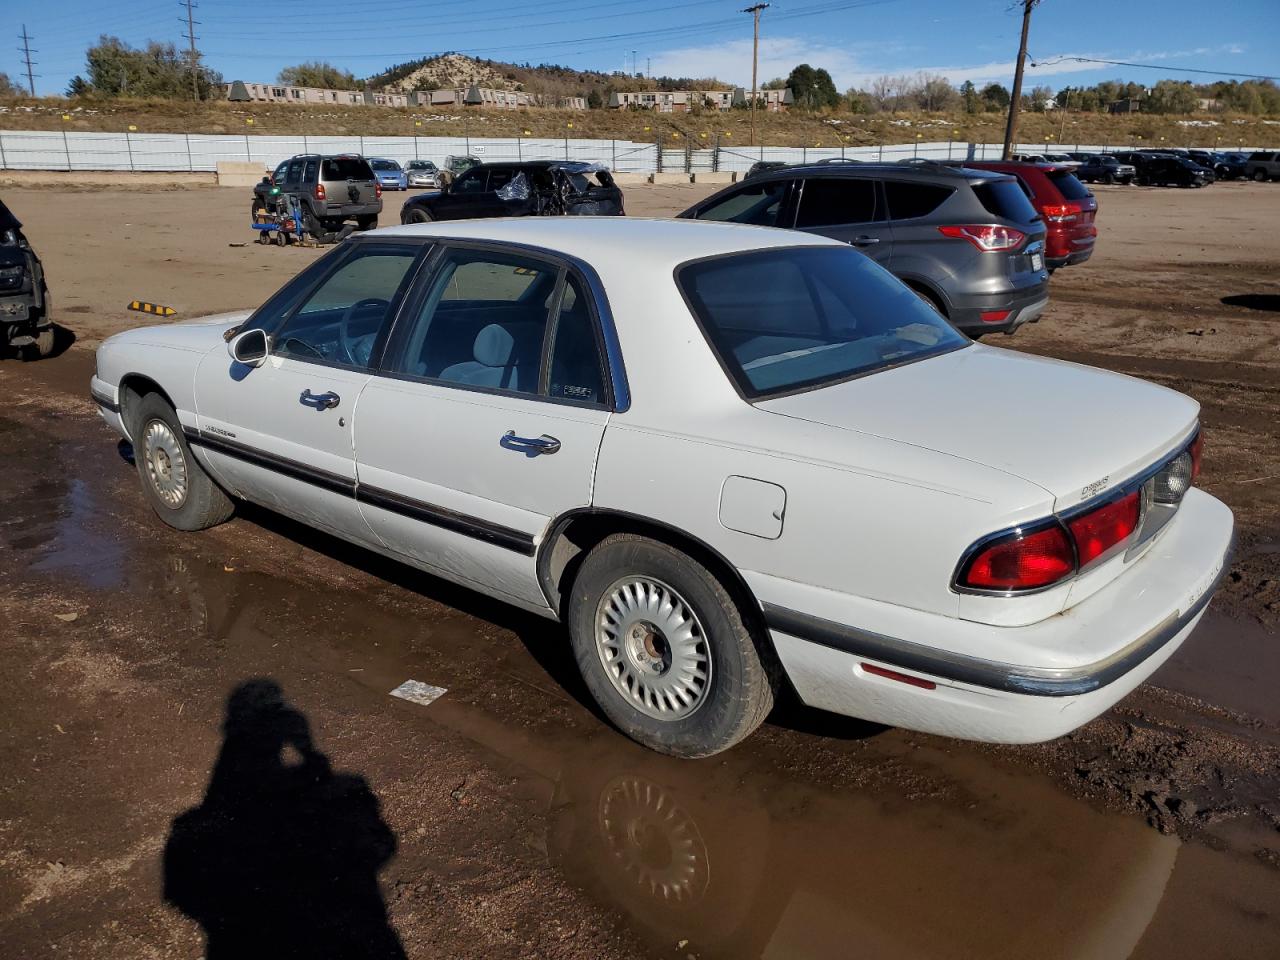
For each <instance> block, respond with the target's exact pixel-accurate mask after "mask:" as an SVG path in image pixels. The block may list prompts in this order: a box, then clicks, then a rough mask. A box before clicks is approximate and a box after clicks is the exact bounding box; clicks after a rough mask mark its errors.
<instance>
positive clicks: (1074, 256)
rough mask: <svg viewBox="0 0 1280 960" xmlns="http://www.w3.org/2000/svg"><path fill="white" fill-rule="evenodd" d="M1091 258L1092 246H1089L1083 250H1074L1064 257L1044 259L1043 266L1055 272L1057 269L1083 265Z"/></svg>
mask: <svg viewBox="0 0 1280 960" xmlns="http://www.w3.org/2000/svg"><path fill="white" fill-rule="evenodd" d="M1092 256H1093V245H1092V244H1090V245H1089V246H1087V247H1085V248H1084V249H1082V250H1074V251H1072V252H1071V253H1068V254H1067V255H1066V256H1062V257H1045V258H1044V262H1045V265H1046V266H1048V267H1049V268H1051V269H1053V270H1057V269H1058V268H1059V267H1070V266H1072V265H1073V264H1077V263H1084V262H1085V261H1086V260H1088V259H1089V258H1090V257H1092Z"/></svg>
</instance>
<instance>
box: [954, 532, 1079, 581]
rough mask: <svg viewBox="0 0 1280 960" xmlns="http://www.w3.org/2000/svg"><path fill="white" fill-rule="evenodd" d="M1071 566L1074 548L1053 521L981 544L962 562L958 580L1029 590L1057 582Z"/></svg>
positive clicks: (1070, 571)
mask: <svg viewBox="0 0 1280 960" xmlns="http://www.w3.org/2000/svg"><path fill="white" fill-rule="evenodd" d="M1075 569H1076V562H1075V551H1073V550H1072V549H1071V542H1070V541H1069V540H1068V539H1067V534H1066V531H1065V530H1063V529H1062V527H1060V526H1058V525H1056V524H1055V525H1054V526H1051V527H1046V528H1045V529H1043V530H1040V531H1038V532H1037V533H1032V534H1028V535H1026V536H1022V535H1014V536H1012V537H1010V538H1008V539H1005V540H1000V541H998V542H996V543H993V544H992V545H991V546H989V547H984V548H983V549H981V550H980V551H978V553H976V554H974V556H973V558H972V559H971V560H970V561H969V562H968V564H966V565H965V568H964V569H963V570H962V571H961V573H960V577H959V584H960V586H962V587H972V588H974V589H977V590H1031V589H1034V588H1036V587H1047V586H1048V585H1049V584H1051V583H1057V582H1058V581H1059V580H1061V579H1063V578H1064V577H1069V576H1070V575H1071V574H1073V573H1075Z"/></svg>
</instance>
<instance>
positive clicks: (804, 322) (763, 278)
mask: <svg viewBox="0 0 1280 960" xmlns="http://www.w3.org/2000/svg"><path fill="white" fill-rule="evenodd" d="M676 282H677V283H678V284H679V286H680V290H681V292H682V293H683V294H684V296H685V299H686V301H687V302H688V304H689V307H690V309H691V310H692V311H693V314H694V316H695V317H696V318H697V320H698V324H699V326H700V327H701V328H702V331H703V333H704V334H705V335H706V338H707V341H708V342H709V343H710V345H711V348H712V349H713V350H714V351H715V353H716V355H717V356H718V357H719V359H720V363H721V364H722V366H723V367H724V369H725V371H726V372H727V373H728V374H729V376H730V377H731V378H732V379H733V381H734V382H735V383H736V384H737V387H738V389H739V391H741V393H742V394H743V395H744V396H746V397H747V398H749V399H759V398H764V397H768V396H771V395H774V394H779V393H788V392H791V391H795V390H801V389H805V388H809V387H816V386H821V385H823V384H828V383H834V382H837V381H840V380H847V379H849V378H850V377H854V376H858V375H859V374H864V373H869V372H871V371H873V370H878V369H880V368H882V367H888V366H896V365H899V364H902V363H908V362H910V361H913V360H922V359H924V358H925V357H928V356H933V355H935V354H938V353H944V352H947V351H950V350H955V349H958V348H960V347H963V346H964V345H965V344H966V343H967V342H968V341H967V340H966V339H965V338H964V337H963V336H962V335H961V334H959V333H957V332H956V330H955V328H953V327H952V326H950V325H949V324H948V323H947V322H946V321H945V320H943V319H942V317H940V316H939V315H938V313H937V311H935V310H934V309H932V308H931V307H929V306H927V305H926V304H925V303H924V302H923V301H922V300H921V299H920V298H919V297H917V296H916V295H915V294H914V293H912V292H911V291H910V290H909V289H908V288H907V287H905V286H904V285H903V284H902V283H901V282H899V281H898V280H897V279H896V278H894V276H893V275H892V274H890V273H889V272H888V271H887V270H885V269H883V268H882V267H880V266H879V265H878V264H876V263H874V262H872V261H871V260H868V259H867V258H866V257H863V256H861V255H860V254H858V253H857V252H856V251H854V250H852V249H850V248H849V247H846V246H831V247H783V248H776V249H773V250H763V251H759V252H753V253H741V254H734V255H732V256H728V257H714V258H712V259H710V260H700V261H694V262H692V263H688V264H685V265H684V266H682V267H680V268H679V269H678V270H677V271H676Z"/></svg>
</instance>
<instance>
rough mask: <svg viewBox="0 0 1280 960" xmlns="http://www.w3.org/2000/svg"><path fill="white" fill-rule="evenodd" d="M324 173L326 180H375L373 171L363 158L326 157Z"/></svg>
mask: <svg viewBox="0 0 1280 960" xmlns="http://www.w3.org/2000/svg"><path fill="white" fill-rule="evenodd" d="M323 172H324V179H326V180H372V179H373V171H372V170H371V169H369V164H368V163H367V162H366V161H365V159H364V158H363V157H326V158H325V161H324V168H323Z"/></svg>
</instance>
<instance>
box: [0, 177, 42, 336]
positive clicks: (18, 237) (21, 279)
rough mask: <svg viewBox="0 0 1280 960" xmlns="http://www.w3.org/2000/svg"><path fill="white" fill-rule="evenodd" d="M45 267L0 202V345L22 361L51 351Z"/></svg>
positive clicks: (14, 219)
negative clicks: (16, 354) (14, 352)
mask: <svg viewBox="0 0 1280 960" xmlns="http://www.w3.org/2000/svg"><path fill="white" fill-rule="evenodd" d="M53 343H54V327H53V321H52V320H50V319H49V290H48V288H47V287H46V286H45V283H44V265H43V264H41V263H40V258H39V257H37V256H36V252H35V251H34V250H32V249H31V244H30V243H28V242H27V238H26V237H25V236H23V234H22V223H21V222H19V220H18V218H17V217H15V216H14V215H13V214H12V213H11V212H10V211H9V208H8V207H7V206H5V205H4V201H0V346H3V347H5V348H9V349H16V350H17V351H18V353H19V354H20V355H21V356H22V358H23V359H25V360H34V359H38V358H40V357H47V356H48V355H49V354H51V353H52V352H53Z"/></svg>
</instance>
